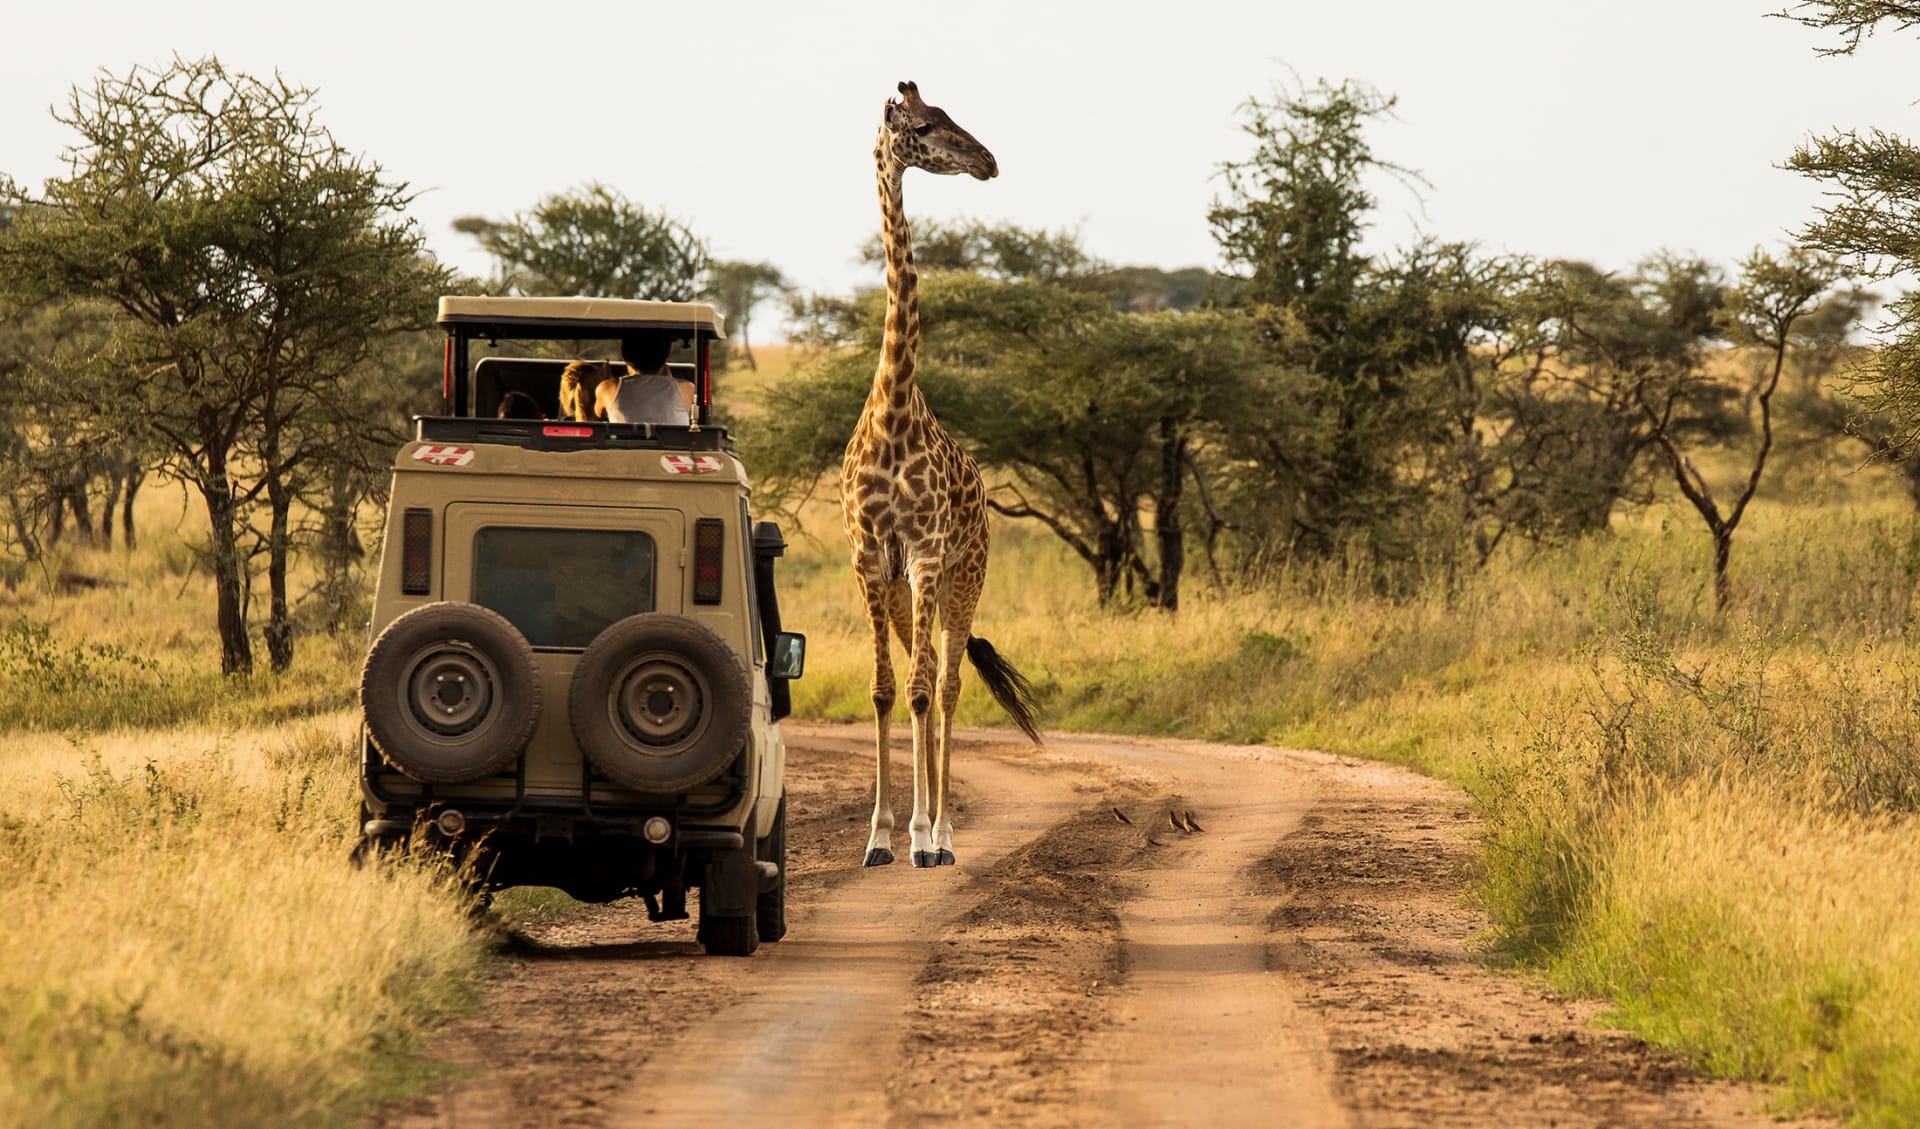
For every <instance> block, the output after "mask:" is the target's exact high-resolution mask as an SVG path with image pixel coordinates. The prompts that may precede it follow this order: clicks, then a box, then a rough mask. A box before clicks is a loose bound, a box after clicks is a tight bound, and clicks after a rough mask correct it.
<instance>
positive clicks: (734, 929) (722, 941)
mask: <svg viewBox="0 0 1920 1129" xmlns="http://www.w3.org/2000/svg"><path fill="white" fill-rule="evenodd" d="M700 947H701V948H703V949H705V950H706V951H707V955H708V956H710V957H750V956H752V955H753V951H754V950H755V949H757V948H759V947H760V931H759V928H758V926H757V925H756V924H755V922H754V919H753V918H752V917H715V918H707V917H704V916H703V917H702V918H701V920H700Z"/></svg>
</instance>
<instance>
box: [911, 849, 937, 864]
mask: <svg viewBox="0 0 1920 1129" xmlns="http://www.w3.org/2000/svg"><path fill="white" fill-rule="evenodd" d="M913 865H915V866H933V865H934V853H933V852H932V851H915V852H913Z"/></svg>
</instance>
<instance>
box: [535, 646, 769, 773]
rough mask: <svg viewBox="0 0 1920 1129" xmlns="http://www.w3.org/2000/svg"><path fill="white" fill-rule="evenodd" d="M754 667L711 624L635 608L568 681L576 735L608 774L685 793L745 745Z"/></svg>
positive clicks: (569, 708)
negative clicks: (749, 675)
mask: <svg viewBox="0 0 1920 1129" xmlns="http://www.w3.org/2000/svg"><path fill="white" fill-rule="evenodd" d="M752 705H753V699H752V693H751V691H750V689H749V688H748V682H747V668H746V664H745V663H743V662H742V661H741V660H740V656H739V655H738V654H736V653H734V650H733V648H732V647H729V646H728V645H727V641H726V640H724V639H722V638H720V636H719V635H717V634H715V633H714V631H713V630H712V629H711V628H709V627H707V626H706V625H705V624H702V623H697V622H695V621H694V620H691V619H688V618H686V617H685V616H677V615H669V614H666V613H664V612H642V613H641V614H639V615H631V616H628V617H627V618H625V619H623V620H621V621H620V622H618V623H616V624H614V625H613V626H611V627H609V628H607V629H606V630H605V631H602V632H601V633H600V634H599V636H598V637H597V638H595V639H594V641H593V642H592V644H590V645H589V646H588V647H587V649H586V651H585V653H583V654H582V655H581V656H580V665H578V666H577V667H575V668H574V671H573V682H572V684H571V685H569V686H568V688H567V719H568V720H569V721H570V722H571V723H572V725H573V736H574V740H575V741H577V742H578V743H579V745H580V751H581V752H582V753H584V754H586V757H587V759H588V760H590V761H592V762H593V765H594V767H595V768H598V769H599V770H600V771H601V772H603V773H605V774H606V775H607V777H608V779H610V780H613V781H614V782H615V783H618V784H623V785H625V786H627V787H628V788H632V789H634V790H635V791H639V792H652V793H671V792H682V791H685V790H686V789H688V788H692V787H694V786H696V785H699V784H704V783H706V782H707V781H709V780H711V779H713V778H714V777H715V776H718V775H719V774H720V772H721V771H722V770H723V769H725V768H726V767H727V765H728V764H730V763H732V761H733V758H734V757H735V756H737V755H738V754H739V752H740V749H741V747H742V746H744V745H745V744H746V740H747V730H748V725H749V722H750V720H751V710H752Z"/></svg>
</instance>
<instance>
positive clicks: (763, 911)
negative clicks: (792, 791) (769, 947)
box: [754, 792, 787, 941]
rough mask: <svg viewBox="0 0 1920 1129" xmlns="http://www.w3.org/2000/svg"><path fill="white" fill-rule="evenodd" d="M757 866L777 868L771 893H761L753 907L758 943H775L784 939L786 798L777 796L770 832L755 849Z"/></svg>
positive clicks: (785, 922)
mask: <svg viewBox="0 0 1920 1129" xmlns="http://www.w3.org/2000/svg"><path fill="white" fill-rule="evenodd" d="M754 854H755V855H756V856H757V857H758V858H759V860H760V861H761V862H770V863H772V864H773V865H775V866H777V867H779V868H780V877H779V878H778V879H777V880H775V882H774V886H773V889H771V890H762V891H761V892H760V898H759V900H758V901H757V902H755V903H754V919H755V921H756V922H757V923H758V926H759V933H760V939H761V940H762V941H778V940H779V939H780V938H782V937H784V936H786V935H787V794H786V793H785V792H782V793H780V810H779V813H778V814H777V815H775V816H774V817H773V831H772V832H771V833H769V834H768V835H767V837H766V838H765V839H762V840H760V842H759V843H757V844H756V845H755V849H754Z"/></svg>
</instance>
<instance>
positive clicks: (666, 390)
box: [602, 337, 693, 427]
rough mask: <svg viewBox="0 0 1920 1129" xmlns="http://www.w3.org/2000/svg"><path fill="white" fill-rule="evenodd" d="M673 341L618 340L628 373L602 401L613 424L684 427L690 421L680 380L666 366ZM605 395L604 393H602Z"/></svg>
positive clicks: (658, 338) (690, 415) (652, 339)
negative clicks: (656, 424) (649, 424)
mask: <svg viewBox="0 0 1920 1129" xmlns="http://www.w3.org/2000/svg"><path fill="white" fill-rule="evenodd" d="M672 350H673V342H672V340H671V339H669V338H666V337H657V338H656V337H630V338H627V339H626V340H624V341H622V342H621V343H620V356H621V359H622V360H624V361H626V362H627V375H625V376H623V377H621V378H619V380H618V382H617V384H618V387H617V388H616V389H615V390H614V391H613V394H612V395H611V396H606V398H605V399H604V400H603V401H602V402H603V403H604V405H605V408H606V415H607V418H608V419H610V420H612V421H613V422H614V423H664V424H669V425H673V426H677V427H685V426H687V425H688V424H689V423H692V422H693V413H692V412H691V411H690V410H689V409H688V406H687V397H686V395H685V394H684V393H682V392H681V391H680V381H678V380H676V379H674V377H673V375H672V374H671V373H670V372H669V370H668V369H667V355H668V354H669V353H670V352H672ZM603 395H604V393H603Z"/></svg>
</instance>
